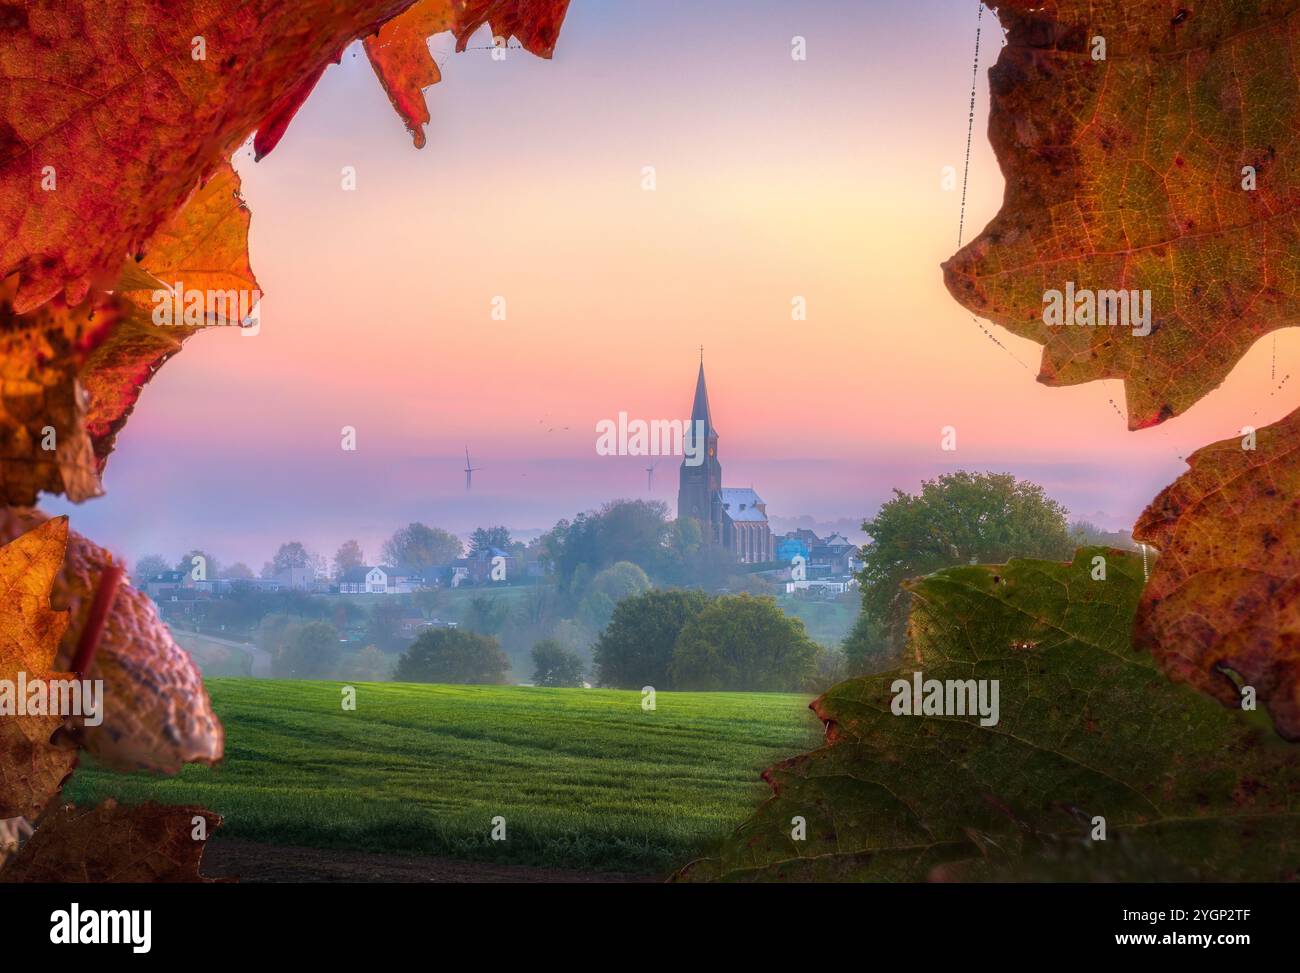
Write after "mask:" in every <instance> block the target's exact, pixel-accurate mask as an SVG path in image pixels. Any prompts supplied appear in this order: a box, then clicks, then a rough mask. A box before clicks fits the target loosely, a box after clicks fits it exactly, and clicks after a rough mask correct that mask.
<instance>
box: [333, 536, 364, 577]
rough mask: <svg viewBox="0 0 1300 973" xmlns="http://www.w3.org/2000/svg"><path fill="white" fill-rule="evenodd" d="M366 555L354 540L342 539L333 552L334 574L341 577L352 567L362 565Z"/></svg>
mask: <svg viewBox="0 0 1300 973" xmlns="http://www.w3.org/2000/svg"><path fill="white" fill-rule="evenodd" d="M365 563H366V555H365V553H364V552H363V551H362V550H361V545H360V544H358V543H357V542H356V541H344V542H343V543H342V544H340V545H339V549H338V550H337V551H336V552H335V553H334V576H335V577H336V578H338V577H342V576H343V574H344V573H345V572H347V571H351V570H352V569H353V568H360V567H364V566H365Z"/></svg>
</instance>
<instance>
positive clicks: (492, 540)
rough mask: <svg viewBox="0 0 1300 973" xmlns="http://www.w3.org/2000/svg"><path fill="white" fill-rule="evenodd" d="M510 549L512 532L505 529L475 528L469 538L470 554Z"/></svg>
mask: <svg viewBox="0 0 1300 973" xmlns="http://www.w3.org/2000/svg"><path fill="white" fill-rule="evenodd" d="M493 547H495V548H499V549H500V550H503V551H508V550H509V549H510V531H509V530H507V529H506V528H505V527H475V528H474V533H472V534H470V536H469V552H470V553H471V554H478V553H479V552H480V551H486V550H488V549H490V548H493Z"/></svg>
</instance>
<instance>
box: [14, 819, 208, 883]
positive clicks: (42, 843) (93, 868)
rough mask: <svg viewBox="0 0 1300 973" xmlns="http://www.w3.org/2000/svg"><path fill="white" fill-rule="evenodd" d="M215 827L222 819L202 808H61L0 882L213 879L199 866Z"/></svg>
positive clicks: (44, 823)
mask: <svg viewBox="0 0 1300 973" xmlns="http://www.w3.org/2000/svg"><path fill="white" fill-rule="evenodd" d="M220 825H221V817H220V815H218V814H215V813H213V812H212V811H209V810H206V809H205V808H201V807H171V806H166V805H162V804H155V803H153V802H152V801H150V802H148V803H145V804H138V805H134V806H130V807H127V806H122V805H119V804H118V803H117V802H116V801H113V800H108V801H105V802H104V803H103V804H101V805H99V806H98V807H95V808H86V809H82V808H77V807H75V806H73V805H71V804H67V805H64V806H63V807H61V808H57V809H56V810H53V811H51V812H49V813H47V814H46V815H45V816H44V817H43V818H42V819H41V820H40V821H39V822H38V823H37V827H36V830H35V833H34V834H33V835H32V836H31V838H29V839H28V840H27V842H26V844H24V845H23V847H22V849H21V850H20V851H19V852H18V854H17V855H16V856H14V858H13V859H12V860H11V861H10V863H9V864H8V865H7V866H5V868H4V869H3V870H0V882H207V881H211V880H210V879H205V878H203V876H202V875H200V874H199V866H200V864H201V862H202V859H203V850H204V848H205V847H206V845H207V840H208V837H209V836H210V835H211V834H212V831H213V830H214V829H215V828H217V827H220ZM196 833H197V834H198V835H199V837H195V835H196Z"/></svg>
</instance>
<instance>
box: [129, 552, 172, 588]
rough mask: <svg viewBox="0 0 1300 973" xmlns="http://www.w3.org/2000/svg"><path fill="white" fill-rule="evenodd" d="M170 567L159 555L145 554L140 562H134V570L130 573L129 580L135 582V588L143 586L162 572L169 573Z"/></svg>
mask: <svg viewBox="0 0 1300 973" xmlns="http://www.w3.org/2000/svg"><path fill="white" fill-rule="evenodd" d="M171 569H172V567H171V565H170V564H168V563H167V559H166V558H164V557H163V556H162V555H161V554H146V555H145V556H144V557H142V558H140V560H138V561H136V562H135V570H134V571H132V572H131V580H132V581H134V582H135V584H136V587H139V586H140V585H143V584H144V583H145V582H146V581H148V580H149V579H150V578H152V577H154V575H158V574H162V573H163V572H164V571H170V570H171Z"/></svg>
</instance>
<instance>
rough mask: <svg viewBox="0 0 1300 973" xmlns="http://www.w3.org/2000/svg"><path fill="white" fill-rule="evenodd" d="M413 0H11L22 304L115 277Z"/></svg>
mask: <svg viewBox="0 0 1300 973" xmlns="http://www.w3.org/2000/svg"><path fill="white" fill-rule="evenodd" d="M411 2H412V0H296V2H292V3H291V2H288V0H249V2H247V3H241V4H235V5H226V4H217V5H213V4H210V3H205V2H200V0H32V2H28V3H23V4H21V5H17V6H15V5H12V4H11V5H8V6H5V7H3V8H2V10H3V13H0V19H2V20H3V21H4V23H5V25H6V36H5V50H4V55H3V57H2V58H0V92H3V93H4V97H3V98H0V278H4V277H8V276H9V275H10V274H12V273H14V272H17V273H18V274H19V275H20V282H19V290H18V294H17V298H16V300H15V304H16V309H17V311H18V312H19V313H25V312H27V311H30V310H33V309H34V308H36V307H38V306H39V305H41V304H43V303H44V302H46V301H48V300H50V299H51V298H53V297H54V296H56V295H57V294H59V293H61V292H66V294H67V298H68V300H69V302H70V303H72V304H79V303H80V302H81V301H82V300H83V299H84V298H85V296H86V294H87V292H88V291H89V289H90V288H91V287H92V286H94V285H98V286H101V287H111V286H112V284H113V282H114V280H115V279H116V276H117V274H118V272H119V270H120V269H121V265H122V258H123V256H124V255H125V254H137V253H138V252H139V251H141V249H142V248H143V247H144V245H145V243H146V241H148V240H149V238H150V237H152V236H153V235H154V233H155V232H156V231H157V230H158V228H159V227H161V226H162V225H163V224H164V223H165V222H166V221H167V220H168V219H170V218H171V216H172V214H173V213H175V212H176V211H177V210H178V209H179V208H180V207H181V205H182V204H183V203H184V202H185V200H186V199H187V198H189V196H190V194H191V193H192V192H193V191H194V188H195V186H196V185H198V183H199V182H200V180H201V179H203V178H204V177H206V176H210V175H211V174H212V173H214V172H215V171H216V170H217V168H219V167H220V166H221V165H223V164H224V163H225V162H226V161H227V160H228V159H229V158H230V155H231V153H232V152H233V151H234V149H235V148H236V147H238V146H239V145H240V143H242V142H243V141H244V140H245V139H246V138H247V137H248V136H249V134H251V133H252V132H253V131H255V130H257V129H259V128H267V129H275V130H276V131H277V132H278V131H281V130H283V127H284V125H285V124H287V119H288V117H291V115H292V112H293V111H294V110H296V108H297V105H298V104H299V103H301V100H302V98H305V97H306V93H307V91H309V90H310V84H311V83H312V82H313V80H314V79H315V78H317V77H319V75H320V72H321V71H322V70H323V69H324V67H325V65H326V64H328V63H329V62H330V61H331V60H334V59H337V57H338V55H339V53H340V52H341V51H342V50H343V48H344V47H345V46H346V45H347V44H348V43H350V42H351V41H353V40H355V39H357V38H359V37H364V36H366V35H367V34H370V33H373V32H374V31H375V30H376V29H377V28H378V27H379V25H380V24H382V23H384V22H385V21H387V20H389V19H390V18H392V17H393V16H395V15H397V14H399V13H401V12H402V11H403V10H405V9H406V8H407V7H409V6H410V5H411ZM200 45H201V48H200ZM200 53H201V54H202V57H199V56H198V55H199V54H200ZM304 89H306V90H304Z"/></svg>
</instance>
